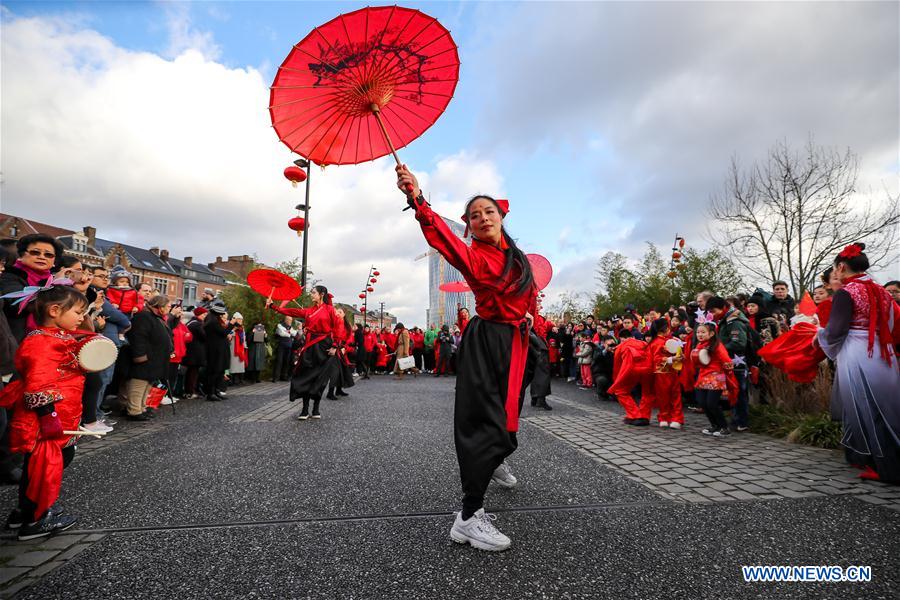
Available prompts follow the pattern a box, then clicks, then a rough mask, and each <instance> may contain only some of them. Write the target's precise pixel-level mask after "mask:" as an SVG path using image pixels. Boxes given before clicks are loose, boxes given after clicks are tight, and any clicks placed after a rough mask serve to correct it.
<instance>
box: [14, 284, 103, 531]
mask: <svg viewBox="0 0 900 600" xmlns="http://www.w3.org/2000/svg"><path fill="white" fill-rule="evenodd" d="M54 283H55V282H52V281H51V282H50V283H49V285H50V286H52V287H45V288H44V289H42V290H41V291H40V292H37V293H36V294H35V295H34V296H33V301H34V305H35V306H34V317H35V322H36V324H37V325H38V327H37V328H36V329H34V330H33V331H31V332H30V333H29V334H28V335H27V336H26V337H25V339H24V340H23V342H22V344H21V346H19V350H18V352H17V353H16V359H15V360H16V371H17V372H18V373H19V375H20V376H21V378H20V379H18V380H17V381H15V382H14V383H12V384H11V385H9V386H7V387H6V388H5V389H4V390H3V392H2V393H0V407H2V408H4V409H5V408H12V409H13V416H12V419H11V420H10V424H9V446H10V450H11V451H12V452H19V453H22V454H24V455H25V460H24V465H23V467H22V479H21V480H20V481H19V504H18V508H17V509H16V510H15V511H13V514H11V515H10V518H9V523H10V527H15V526H16V524H21V525H20V528H19V535H18V537H19V539H20V540H30V539H35V538H39V537H44V536H48V535H51V534H54V533H58V532H60V531H64V530H66V529H68V528H70V527H72V526H73V525H74V524H75V522H76V519H75V517H72V516H70V515H63V514H60V511H59V510H58V509H56V508H55V507H54V504H55V503H56V501H57V499H58V498H59V491H60V488H61V487H62V473H63V468H65V467H66V466H67V465H68V464H69V463H70V462H71V461H72V458H74V456H75V437H73V436H68V435H65V434H64V433H63V432H64V431H68V430H77V429H78V424H79V423H80V422H81V395H82V390H83V388H84V374H85V372H84V371H83V370H82V369H81V367H80V366H79V364H78V356H77V353H78V349H79V347H80V342H79V340H78V339H76V338H75V336H74V335H72V334H73V332H74V331H75V330H76V329H77V328H78V326H79V325H80V324H81V322H82V321H83V320H84V315H85V313H86V312H87V309H88V300H87V298H86V297H85V296H84V294H82V293H81V292H79V291H78V290H76V289H75V288H73V287H69V286H67V285H60V284H61V283H71V281H70V280H68V279H64V280H61V281H60V282H59V283H57V284H56V285H54Z"/></svg>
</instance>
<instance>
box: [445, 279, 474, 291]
mask: <svg viewBox="0 0 900 600" xmlns="http://www.w3.org/2000/svg"><path fill="white" fill-rule="evenodd" d="M438 289H439V290H441V291H442V292H471V291H472V288H470V287H469V284H468V283H466V282H465V281H450V282H448V283H442V284H441V285H439V286H438Z"/></svg>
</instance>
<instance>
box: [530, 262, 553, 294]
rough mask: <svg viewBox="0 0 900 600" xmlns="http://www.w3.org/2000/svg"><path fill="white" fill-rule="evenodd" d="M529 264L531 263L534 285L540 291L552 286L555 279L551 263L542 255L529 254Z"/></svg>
mask: <svg viewBox="0 0 900 600" xmlns="http://www.w3.org/2000/svg"><path fill="white" fill-rule="evenodd" d="M527 256H528V262H530V263H531V272H532V273H533V274H534V284H535V285H536V286H537V288H538V289H539V290H542V289H544V288H545V287H547V286H548V285H550V280H551V279H553V266H552V265H551V264H550V261H549V260H547V259H546V258H544V257H543V256H541V255H540V254H528V255H527Z"/></svg>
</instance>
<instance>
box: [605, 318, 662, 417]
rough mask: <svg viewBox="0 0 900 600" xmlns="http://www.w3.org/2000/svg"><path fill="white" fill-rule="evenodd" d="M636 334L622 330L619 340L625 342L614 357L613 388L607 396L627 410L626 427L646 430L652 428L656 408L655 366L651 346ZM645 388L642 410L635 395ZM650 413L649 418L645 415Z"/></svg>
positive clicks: (642, 391) (642, 396)
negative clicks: (653, 375) (653, 410)
mask: <svg viewBox="0 0 900 600" xmlns="http://www.w3.org/2000/svg"><path fill="white" fill-rule="evenodd" d="M631 335H632V330H630V329H624V328H623V329H622V331H620V332H619V337H620V339H621V340H622V341H621V342H620V343H619V346H618V347H617V348H616V352H615V355H614V357H613V384H612V385H611V386H609V390H607V394H609V395H610V396H615V397H616V400H618V401H619V404H621V405H622V408H624V409H625V418H624V419H622V422H623V423H625V424H626V425H636V426H644V425H649V424H650V408H651V407H652V406H653V402H654V400H653V377H652V375H651V372H652V371H653V365H652V364H651V363H650V354H649V353H648V352H647V344H646V342H644V341H643V340H638V339H635V338H633V337H631ZM638 384H640V385H641V406H642V407H644V408H643V409H641V408H638V405H637V404H636V403H635V401H634V397H632V395H631V391H632V390H633V389H634V388H635V386H637V385H638ZM645 412H646V415H645V414H644V413H645Z"/></svg>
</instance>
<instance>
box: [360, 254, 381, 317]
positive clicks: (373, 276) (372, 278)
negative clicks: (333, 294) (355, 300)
mask: <svg viewBox="0 0 900 600" xmlns="http://www.w3.org/2000/svg"><path fill="white" fill-rule="evenodd" d="M379 275H381V273H379V272H378V270H377V269H376V268H375V265H372V266H371V267H369V274H368V275H366V283H365V284H364V285H363V289H362V292H361V293H360V294H359V297H360V298H362V301H363V326H365V325H368V324H369V294H370V293H372V292H374V291H375V287H374V285H375V284H376V283H377V282H378V279H377V278H378V276H379Z"/></svg>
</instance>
